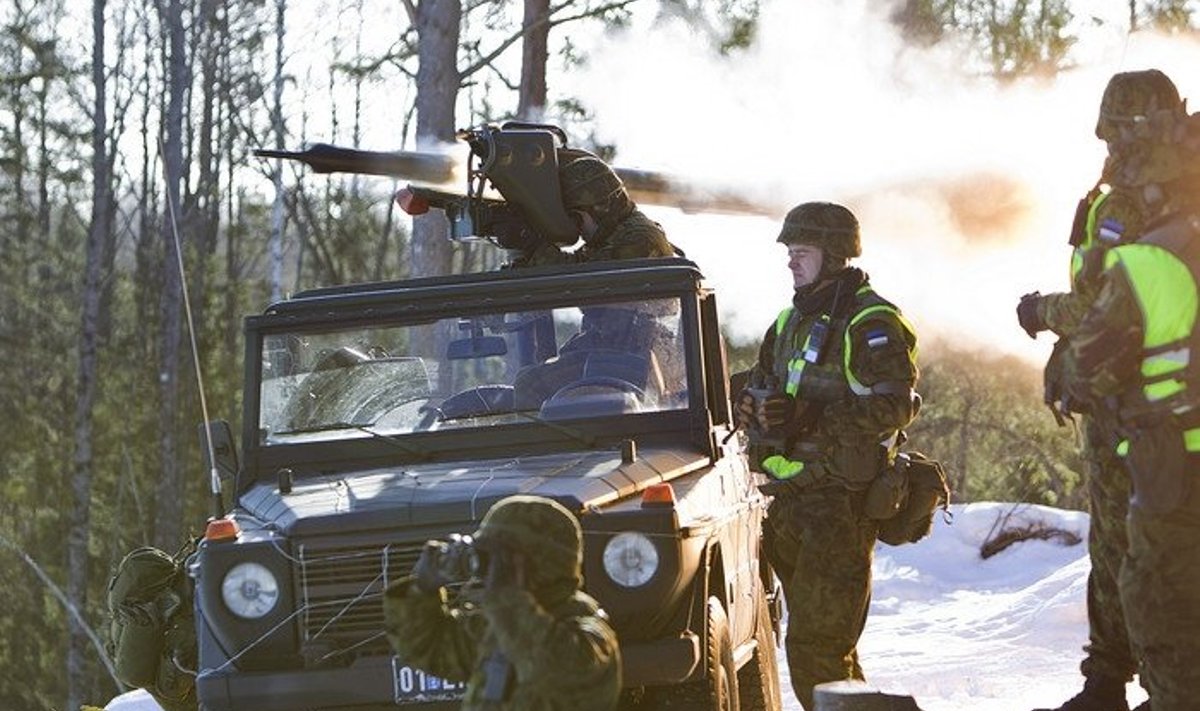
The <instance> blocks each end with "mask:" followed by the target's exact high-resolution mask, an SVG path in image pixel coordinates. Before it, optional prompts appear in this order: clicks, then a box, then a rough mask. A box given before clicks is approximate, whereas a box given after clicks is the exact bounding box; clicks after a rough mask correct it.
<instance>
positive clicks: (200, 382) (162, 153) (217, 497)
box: [158, 136, 225, 519]
mask: <svg viewBox="0 0 1200 711" xmlns="http://www.w3.org/2000/svg"><path fill="white" fill-rule="evenodd" d="M158 155H159V158H160V160H162V162H163V173H164V174H166V172H167V171H166V167H167V160H166V149H165V148H164V147H163V142H162V136H159V138H158ZM166 177H167V180H166V181H165V183H166V191H167V214H168V215H169V216H170V218H171V237H172V238H173V239H174V241H175V266H176V267H177V268H178V269H179V290H180V291H182V292H183V313H184V315H185V316H186V317H187V326H188V342H189V343H190V344H191V347H192V366H193V369H194V370H195V375H196V389H197V390H198V391H199V393H200V416H201V417H202V418H203V419H204V447H205V449H206V450H207V451H208V465H209V471H208V478H209V486H210V489H209V491H210V493H211V494H212V517H213V518H214V519H215V518H220V517H221V516H222V514H224V513H225V507H224V505H223V504H222V503H221V473H220V472H219V471H217V453H216V448H215V447H214V446H213V436H212V429H211V426H210V423H209V419H208V401H207V400H206V399H205V397H204V376H203V375H202V374H201V373H200V349H199V348H198V347H197V346H196V323H195V321H194V320H193V319H192V302H191V299H189V298H188V285H187V273H186V272H184V270H183V243H182V240H180V238H179V222H178V220H177V218H176V216H175V198H176V197H177V196H175V195H174V194H173V193H172V192H171V180H170V176H169V175H167V176H166Z"/></svg>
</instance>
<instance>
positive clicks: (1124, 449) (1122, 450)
mask: <svg viewBox="0 0 1200 711" xmlns="http://www.w3.org/2000/svg"><path fill="white" fill-rule="evenodd" d="M1127 454H1129V440H1127V439H1123V440H1121V441H1120V442H1119V443H1117V456H1118V457H1124V456H1125V455H1127Z"/></svg>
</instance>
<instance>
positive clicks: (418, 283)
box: [189, 258, 780, 711]
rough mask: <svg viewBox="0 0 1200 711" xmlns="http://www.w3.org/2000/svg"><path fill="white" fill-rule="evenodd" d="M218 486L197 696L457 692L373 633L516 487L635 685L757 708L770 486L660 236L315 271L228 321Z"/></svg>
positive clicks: (676, 702) (218, 708)
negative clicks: (432, 563) (543, 251)
mask: <svg viewBox="0 0 1200 711" xmlns="http://www.w3.org/2000/svg"><path fill="white" fill-rule="evenodd" d="M245 337H246V351H245V363H246V369H245V396H244V403H243V407H244V412H243V427H242V433H241V447H240V451H241V457H240V462H238V461H237V460H238V459H239V458H238V457H237V456H236V455H237V448H236V447H234V445H233V437H232V433H231V432H230V429H229V427H228V426H224V425H222V424H221V423H216V425H215V426H213V427H211V428H210V429H211V430H212V431H214V432H215V433H216V435H217V436H216V442H215V445H216V446H215V449H214V451H215V452H216V459H217V462H216V463H217V465H218V467H217V470H219V471H224V472H225V477H226V481H225V487H226V489H227V490H231V491H232V492H234V496H235V497H236V502H235V504H234V506H233V507H232V510H230V511H229V512H228V513H227V515H226V516H225V517H224V518H223V519H221V520H219V521H217V522H216V523H215V524H212V525H210V528H209V534H208V535H207V536H206V539H205V540H204V541H202V542H201V544H200V545H199V549H198V551H197V553H196V555H195V556H194V557H193V558H192V559H191V561H190V564H189V574H190V575H191V576H192V578H193V580H194V584H195V614H196V630H197V637H198V641H199V669H198V675H197V677H196V689H197V695H198V698H199V701H200V704H201V708H203V709H208V711H233V710H234V709H238V710H241V709H255V710H256V711H284V710H287V711H297V710H300V709H385V708H388V709H390V708H396V707H409V706H417V707H421V708H432V709H436V708H456V707H457V704H456V702H455V699H456V698H457V697H458V696H459V695H460V694H461V692H462V687H461V685H458V684H455V683H452V682H449V681H445V680H441V679H437V678H434V677H432V676H430V675H428V674H425V673H424V672H423V671H421V670H420V669H414V668H410V667H408V666H405V665H404V664H403V663H402V662H401V661H399V660H397V658H395V657H394V656H393V655H392V653H391V650H390V649H389V647H388V643H387V640H386V638H385V637H384V631H383V629H384V628H383V610H382V600H381V598H382V593H383V591H384V589H385V588H386V586H387V585H388V584H389V583H390V582H392V581H394V580H396V579H397V578H399V577H401V576H403V575H405V574H407V573H408V572H409V571H410V569H411V567H412V565H413V563H414V561H415V559H416V557H417V555H418V553H419V551H420V550H421V547H422V544H423V543H424V542H425V541H426V540H427V539H433V538H445V537H447V536H448V535H449V534H451V533H458V532H462V533H470V532H472V531H474V530H475V528H476V527H477V526H478V523H479V521H480V519H481V518H482V517H483V514H484V512H486V511H487V509H488V507H489V506H491V505H492V504H494V503H495V502H497V501H499V500H500V499H502V498H504V497H506V496H509V495H512V494H517V493H522V494H538V495H542V496H546V497H550V498H553V499H555V500H557V501H558V502H560V503H562V504H563V505H565V506H566V507H567V508H568V509H569V510H570V511H572V512H574V513H575V514H576V515H577V516H578V519H579V522H580V525H581V527H582V529H583V532H584V571H585V581H586V582H585V588H586V590H587V592H588V593H589V594H591V595H592V596H593V597H595V598H596V599H597V600H599V602H600V603H601V605H603V607H604V609H605V610H606V611H607V612H608V614H609V616H610V618H611V620H612V623H613V626H614V628H615V629H616V630H617V632H618V634H619V636H620V641H621V649H622V654H623V659H624V667H623V678H624V684H625V686H626V687H627V689H628V690H629V693H628V694H627V696H628V700H629V702H630V703H631V704H633V703H635V702H636V701H637V700H638V699H639V698H640V699H641V703H642V704H643V705H646V706H650V707H654V708H658V707H670V708H688V709H738V708H741V709H777V708H779V704H780V701H779V698H780V696H779V694H780V692H779V679H778V670H777V665H776V642H775V640H776V636H777V630H778V622H779V620H778V615H779V612H778V610H779V606H778V604H776V594H775V591H774V583H773V578H772V576H771V572H770V570H769V568H768V566H767V565H766V563H765V561H764V560H763V559H762V558H761V543H760V530H761V522H762V519H763V516H764V512H765V511H766V504H767V502H766V500H765V499H764V497H763V495H762V494H761V493H760V492H759V491H758V489H757V487H756V483H757V481H756V476H757V475H756V474H754V473H752V472H751V471H750V470H749V468H748V466H747V458H746V455H745V443H744V437H743V436H742V435H741V434H740V433H738V432H736V431H734V424H733V418H732V415H731V411H730V397H729V392H728V382H729V380H728V372H727V367H726V362H725V355H724V349H723V346H722V342H721V336H720V329H719V327H718V319H717V307H716V295H715V294H714V293H713V291H712V290H710V289H709V288H707V287H706V286H705V284H704V281H703V277H702V275H701V273H700V271H699V269H698V268H697V267H696V265H695V264H693V263H691V262H689V261H687V260H685V259H679V258H672V259H649V260H637V261H623V262H601V263H592V264H585V265H569V266H559V267H535V268H529V269H508V270H498V271H494V272H489V273H481V274H466V275H458V276H447V277H437V278H423V279H413V280H409V281H400V282H392V283H377V284H365V285H356V286H346V287H337V288H326V289H317V290H312V291H306V292H303V293H300V294H298V295H296V296H294V297H293V298H290V299H288V300H286V301H282V302H280V303H277V304H274V305H272V306H271V307H269V308H268V309H267V310H266V311H265V312H264V313H263V314H261V315H257V316H251V317H248V318H247V319H246V322H245Z"/></svg>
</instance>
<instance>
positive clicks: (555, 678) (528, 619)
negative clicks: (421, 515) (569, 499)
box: [384, 496, 621, 711]
mask: <svg viewBox="0 0 1200 711" xmlns="http://www.w3.org/2000/svg"><path fill="white" fill-rule="evenodd" d="M444 546H445V544H443V543H439V542H437V541H431V542H429V543H427V544H426V546H425V549H424V551H422V553H421V557H420V558H419V559H418V560H417V563H416V565H415V566H414V567H413V573H412V575H410V576H408V577H405V578H402V579H401V580H399V581H397V582H396V583H395V584H393V585H392V586H391V587H389V589H388V590H387V593H386V597H385V600H384V617H385V624H386V628H387V634H388V639H389V640H390V641H391V644H392V647H393V648H394V649H395V651H396V654H397V655H398V656H399V657H400V659H401V660H403V661H404V663H406V664H411V665H413V666H416V667H418V668H420V669H424V670H426V671H428V672H429V673H431V674H435V675H437V676H440V677H442V678H444V679H448V680H451V681H466V682H467V691H466V697H465V698H464V700H463V706H462V708H463V709H466V710H467V711H471V710H472V709H495V710H503V709H511V710H512V711H591V710H595V711H608V710H609V709H612V708H614V707H615V706H616V703H617V697H618V695H619V693H620V688H621V678H620V667H621V664H620V655H619V652H618V649H617V638H616V633H614V632H613V630H612V627H610V626H609V624H608V621H607V618H606V616H605V614H604V612H603V611H602V610H601V609H600V608H599V606H598V605H597V603H596V601H595V600H593V599H592V598H590V597H589V596H588V595H587V594H585V593H584V592H582V591H581V590H580V586H581V585H582V582H583V577H582V535H581V533H580V529H579V523H578V522H577V521H576V520H575V517H574V516H572V515H571V513H570V512H569V511H567V510H566V509H565V508H563V507H562V506H561V505H560V504H558V503H555V502H554V501H551V500H550V499H545V498H542V497H537V496H512V497H509V498H507V499H504V500H503V501H501V502H499V503H497V504H496V505H495V506H493V507H492V508H491V510H489V511H488V512H487V514H486V515H485V516H484V517H483V522H482V523H481V524H480V527H479V531H478V532H477V533H476V534H475V537H474V546H475V547H476V549H478V550H479V551H481V552H482V554H483V555H485V556H486V558H487V559H488V562H487V565H486V572H484V589H483V592H482V595H480V596H478V600H477V601H475V602H470V603H466V604H463V605H461V606H456V607H454V608H451V607H449V606H448V604H447V601H448V596H447V591H446V589H445V587H444V586H445V585H446V584H447V583H448V582H451V581H450V580H449V579H447V578H445V577H444V574H443V572H441V571H440V570H439V563H438V558H439V553H440V552H441V551H442V550H444Z"/></svg>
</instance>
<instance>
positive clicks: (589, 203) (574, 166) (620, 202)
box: [558, 151, 633, 228]
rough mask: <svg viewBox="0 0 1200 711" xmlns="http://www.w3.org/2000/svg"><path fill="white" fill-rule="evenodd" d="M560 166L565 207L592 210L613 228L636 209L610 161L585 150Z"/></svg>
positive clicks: (602, 225) (591, 211) (603, 223)
mask: <svg viewBox="0 0 1200 711" xmlns="http://www.w3.org/2000/svg"><path fill="white" fill-rule="evenodd" d="M578 153H580V154H582V155H580V156H579V157H576V158H574V159H573V160H569V161H567V162H565V163H563V164H562V165H561V166H560V167H559V169H558V182H559V185H560V186H561V190H562V201H563V207H565V208H566V209H567V210H586V211H588V212H590V213H591V214H592V215H593V216H594V217H595V218H596V221H597V222H598V223H599V224H600V225H601V227H602V228H603V227H611V226H612V225H614V224H616V223H617V222H619V221H620V220H621V219H623V218H624V217H625V216H627V215H628V214H629V213H630V212H632V211H633V201H632V200H630V199H629V194H628V193H627V192H626V191H625V185H624V184H623V183H622V182H621V179H620V178H619V177H617V174H616V173H614V172H613V169H612V168H610V167H609V166H608V164H607V163H605V162H604V161H602V160H600V159H599V158H597V157H596V156H594V155H592V154H590V153H587V152H585V151H578Z"/></svg>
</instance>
